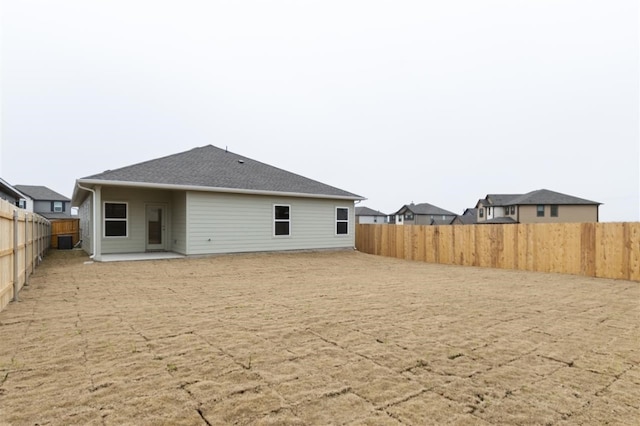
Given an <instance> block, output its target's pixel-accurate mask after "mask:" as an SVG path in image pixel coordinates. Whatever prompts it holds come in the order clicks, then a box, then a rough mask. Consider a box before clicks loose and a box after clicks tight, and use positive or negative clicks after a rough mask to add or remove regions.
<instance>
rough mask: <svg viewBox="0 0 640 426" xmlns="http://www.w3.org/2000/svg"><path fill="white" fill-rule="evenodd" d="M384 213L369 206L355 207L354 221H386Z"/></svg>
mask: <svg viewBox="0 0 640 426" xmlns="http://www.w3.org/2000/svg"><path fill="white" fill-rule="evenodd" d="M388 221H389V220H388V217H387V215H386V214H384V213H382V212H381V211H379V210H373V209H370V208H369V207H364V206H361V207H356V223H382V224H384V223H388Z"/></svg>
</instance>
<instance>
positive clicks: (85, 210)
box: [78, 194, 93, 255]
mask: <svg viewBox="0 0 640 426" xmlns="http://www.w3.org/2000/svg"><path fill="white" fill-rule="evenodd" d="M78 218H79V219H80V240H81V241H82V245H81V247H82V249H83V250H84V251H85V252H87V254H89V255H91V254H93V245H92V241H93V223H92V219H93V194H91V195H89V196H88V197H87V199H86V200H84V202H83V203H82V205H81V206H80V207H79V208H78Z"/></svg>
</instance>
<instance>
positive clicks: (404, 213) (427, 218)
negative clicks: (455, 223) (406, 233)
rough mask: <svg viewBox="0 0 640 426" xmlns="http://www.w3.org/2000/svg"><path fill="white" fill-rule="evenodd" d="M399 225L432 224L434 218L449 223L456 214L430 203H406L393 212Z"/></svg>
mask: <svg viewBox="0 0 640 426" xmlns="http://www.w3.org/2000/svg"><path fill="white" fill-rule="evenodd" d="M393 216H394V217H395V223H396V224H397V225H403V224H405V225H431V224H432V222H433V221H434V220H438V221H440V222H446V221H447V220H448V221H449V223H451V221H452V220H453V219H455V217H456V214H455V213H453V212H450V211H449V210H445V209H442V208H440V207H436V206H434V205H432V204H429V203H420V204H413V203H411V204H405V205H404V206H402V207H401V208H400V210H398V211H397V212H395V213H394V214H393Z"/></svg>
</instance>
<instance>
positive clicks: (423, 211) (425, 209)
mask: <svg viewBox="0 0 640 426" xmlns="http://www.w3.org/2000/svg"><path fill="white" fill-rule="evenodd" d="M403 209H406V210H409V211H411V212H412V213H413V214H420V215H433V216H442V215H450V216H455V215H456V214H455V213H453V212H450V211H449V210H445V209H443V208H440V207H438V206H434V205H433V204H429V203H420V204H405V205H404V206H402V208H401V209H400V210H398V211H397V212H396V213H394V215H396V214H399V213H400V212H401V211H403Z"/></svg>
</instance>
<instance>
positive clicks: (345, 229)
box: [336, 207, 349, 235]
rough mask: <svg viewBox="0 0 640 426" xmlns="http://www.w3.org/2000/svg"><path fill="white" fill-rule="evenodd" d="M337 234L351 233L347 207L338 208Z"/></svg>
mask: <svg viewBox="0 0 640 426" xmlns="http://www.w3.org/2000/svg"><path fill="white" fill-rule="evenodd" d="M336 234H337V235H348V234H349V209H348V208H347V207H337V208H336Z"/></svg>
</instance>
